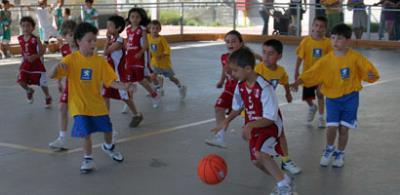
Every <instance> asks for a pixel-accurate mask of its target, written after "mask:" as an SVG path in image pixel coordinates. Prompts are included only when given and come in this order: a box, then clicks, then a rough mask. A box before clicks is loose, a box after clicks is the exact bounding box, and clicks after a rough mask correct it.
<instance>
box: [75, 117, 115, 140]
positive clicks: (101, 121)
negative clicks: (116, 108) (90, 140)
mask: <svg viewBox="0 0 400 195" xmlns="http://www.w3.org/2000/svg"><path fill="white" fill-rule="evenodd" d="M95 132H103V133H109V132H112V124H111V120H110V117H109V116H108V115H103V116H87V115H76V116H74V125H73V126H72V132H71V135H72V137H87V136H88V135H90V134H92V133H95Z"/></svg>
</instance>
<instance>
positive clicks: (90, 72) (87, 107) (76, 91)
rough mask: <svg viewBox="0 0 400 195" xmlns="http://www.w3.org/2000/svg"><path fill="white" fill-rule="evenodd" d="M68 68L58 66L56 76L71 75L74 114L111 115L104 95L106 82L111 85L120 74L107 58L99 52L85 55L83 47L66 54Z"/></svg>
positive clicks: (70, 104) (70, 99)
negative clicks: (81, 51)
mask: <svg viewBox="0 0 400 195" xmlns="http://www.w3.org/2000/svg"><path fill="white" fill-rule="evenodd" d="M61 63H62V64H65V65H66V66H67V70H64V69H61V68H59V69H57V71H56V75H55V77H56V79H59V78H61V77H64V76H65V77H67V79H68V109H69V113H70V115H71V116H75V115H86V116H101V115H107V114H108V109H107V107H106V104H105V101H104V99H103V97H102V95H101V90H102V88H103V85H104V86H106V87H109V86H110V85H111V83H112V82H113V81H114V80H116V79H117V75H116V74H115V72H114V70H113V69H112V68H111V66H110V65H109V64H108V63H107V61H106V60H105V59H104V58H103V57H101V56H98V55H92V56H90V57H85V56H83V55H82V54H81V53H80V52H79V51H75V52H73V53H72V54H70V55H68V56H66V57H64V58H63V59H62V60H61Z"/></svg>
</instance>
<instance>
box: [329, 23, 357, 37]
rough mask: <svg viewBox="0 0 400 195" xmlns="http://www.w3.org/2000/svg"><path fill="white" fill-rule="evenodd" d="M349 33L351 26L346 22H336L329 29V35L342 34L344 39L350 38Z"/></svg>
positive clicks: (350, 32)
mask: <svg viewBox="0 0 400 195" xmlns="http://www.w3.org/2000/svg"><path fill="white" fill-rule="evenodd" d="M351 34H352V31H351V28H350V27H349V26H347V25H346V24H338V25H336V26H335V27H333V29H332V31H331V35H339V36H343V37H345V38H346V39H350V38H351Z"/></svg>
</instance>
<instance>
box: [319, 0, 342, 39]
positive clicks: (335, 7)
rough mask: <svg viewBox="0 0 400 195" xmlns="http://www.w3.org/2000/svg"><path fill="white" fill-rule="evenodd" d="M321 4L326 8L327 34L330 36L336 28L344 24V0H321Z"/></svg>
mask: <svg viewBox="0 0 400 195" xmlns="http://www.w3.org/2000/svg"><path fill="white" fill-rule="evenodd" d="M321 4H322V5H323V6H324V7H325V13H326V18H327V19H328V29H327V30H328V31H327V32H328V35H329V32H331V30H332V28H333V27H334V26H336V25H337V24H340V23H343V20H344V15H343V10H342V4H343V0H321Z"/></svg>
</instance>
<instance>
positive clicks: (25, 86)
mask: <svg viewBox="0 0 400 195" xmlns="http://www.w3.org/2000/svg"><path fill="white" fill-rule="evenodd" d="M18 84H19V85H20V86H21V87H22V88H23V89H24V90H25V91H26V97H27V99H28V103H30V104H32V103H33V93H35V90H33V89H32V88H31V87H29V86H28V84H27V83H26V82H24V81H21V80H20V81H18Z"/></svg>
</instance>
